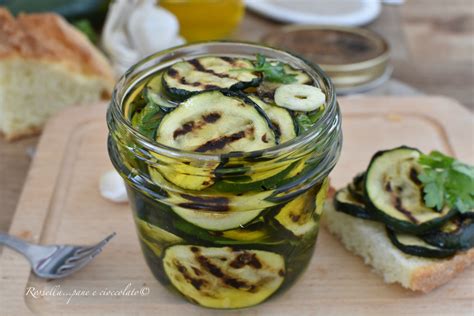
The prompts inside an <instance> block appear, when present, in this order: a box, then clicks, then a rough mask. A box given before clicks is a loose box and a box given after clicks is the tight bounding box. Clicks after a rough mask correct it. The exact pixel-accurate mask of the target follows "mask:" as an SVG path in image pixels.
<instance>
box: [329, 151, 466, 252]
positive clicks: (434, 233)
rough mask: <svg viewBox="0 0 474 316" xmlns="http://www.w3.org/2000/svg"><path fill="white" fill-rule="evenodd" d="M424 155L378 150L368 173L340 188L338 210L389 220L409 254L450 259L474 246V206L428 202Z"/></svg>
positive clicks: (390, 230)
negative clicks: (465, 209) (430, 204)
mask: <svg viewBox="0 0 474 316" xmlns="http://www.w3.org/2000/svg"><path fill="white" fill-rule="evenodd" d="M420 155H421V152H420V151H419V150H418V149H415V148H409V147H404V146H403V147H398V148H395V149H391V150H386V151H380V152H378V153H376V154H375V155H374V156H373V157H372V160H371V162H370V164H369V167H368V169H367V170H366V171H365V172H363V173H361V174H359V175H357V176H356V177H355V178H354V179H353V181H352V183H350V184H349V185H348V186H347V187H345V188H343V189H341V190H339V191H337V192H336V195H335V197H334V207H335V209H336V210H337V211H339V212H343V213H346V214H349V215H351V216H355V217H358V218H361V219H365V220H373V221H379V222H382V223H384V224H385V225H386V229H387V235H388V237H389V239H390V240H391V241H392V243H393V245H394V246H395V247H397V248H398V249H400V250H401V251H402V252H405V253H407V254H410V255H414V256H420V257H428V258H446V257H451V256H453V255H455V254H456V253H457V252H459V251H464V250H468V249H470V248H472V247H474V210H471V211H470V212H463V213H461V212H459V211H458V210H457V209H456V208H451V207H449V206H444V207H443V208H442V209H441V210H437V209H434V208H430V207H427V206H426V205H425V202H424V197H423V194H424V192H423V184H422V183H421V181H420V180H419V178H418V175H419V174H420V172H421V168H422V167H421V165H420V164H419V163H418V159H419V157H420Z"/></svg>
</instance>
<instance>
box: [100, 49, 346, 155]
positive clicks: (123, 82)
mask: <svg viewBox="0 0 474 316" xmlns="http://www.w3.org/2000/svg"><path fill="white" fill-rule="evenodd" d="M203 45H204V46H212V45H232V46H234V45H235V46H247V47H249V48H254V49H255V54H256V53H258V52H259V50H262V49H263V50H267V51H268V50H270V51H274V52H276V53H278V54H281V55H282V56H286V57H288V58H290V59H292V60H295V61H301V62H303V63H304V64H305V65H306V66H307V67H308V68H309V69H311V70H312V71H313V72H314V74H316V75H317V79H319V80H321V82H322V83H323V85H324V91H325V94H326V104H325V109H324V112H323V114H322V115H321V117H320V118H319V119H318V121H317V123H316V124H315V126H316V125H318V126H322V127H323V128H313V129H310V130H308V131H305V132H304V133H302V134H301V135H298V136H297V137H295V138H293V139H291V140H289V141H287V142H284V143H282V144H278V145H275V146H272V147H269V148H265V149H259V150H254V151H245V152H240V151H239V152H230V153H224V154H209V153H197V152H194V151H185V150H181V149H178V148H174V147H169V146H166V145H164V144H161V143H159V142H157V141H156V140H154V139H150V138H148V137H146V136H145V135H143V134H142V133H140V132H139V131H138V130H137V129H135V128H134V127H133V126H132V124H131V121H130V120H128V119H127V118H126V117H125V115H124V113H123V109H122V103H123V101H124V99H125V97H126V96H127V93H124V94H123V95H120V93H119V92H121V90H122V89H127V92H129V91H130V89H131V88H133V87H134V86H135V85H136V84H137V83H138V82H139V81H140V80H135V81H132V82H131V83H127V80H129V79H130V77H131V76H133V75H134V71H136V70H137V69H139V68H140V67H141V66H143V65H145V64H146V63H149V62H151V61H153V60H154V59H156V58H158V57H162V56H166V55H173V54H175V53H176V52H177V51H179V50H180V49H186V48H188V49H189V48H193V47H199V46H203ZM208 55H209V54H208ZM210 55H212V53H210ZM140 79H142V78H140ZM110 108H111V109H112V111H111V112H112V113H111V114H112V115H113V117H114V119H117V120H118V121H119V123H120V124H121V125H123V126H125V128H126V129H127V131H128V132H129V133H130V134H131V135H133V137H134V138H135V139H136V141H137V142H138V143H140V144H141V145H142V146H143V147H145V148H147V149H148V150H151V151H153V152H156V153H159V154H162V155H165V156H168V157H181V158H188V159H193V160H203V161H222V159H227V158H231V157H232V158H234V157H235V158H238V157H247V156H253V157H257V156H263V155H271V156H278V155H280V154H283V153H287V152H291V151H293V150H295V149H296V148H298V147H300V146H302V145H305V144H307V143H309V142H311V141H312V140H314V139H315V138H317V137H319V136H320V135H321V134H322V135H324V134H327V133H329V132H330V130H332V125H333V124H332V123H333V121H334V117H335V116H336V115H337V113H338V106H337V102H336V91H335V87H334V85H333V83H332V81H331V79H330V78H329V77H328V76H327V74H326V73H325V72H324V71H323V70H322V69H321V68H320V67H319V66H318V65H316V64H314V63H312V62H310V61H308V60H306V59H305V58H303V57H301V56H298V55H296V54H294V53H290V52H287V51H285V50H281V49H277V48H274V47H271V46H266V45H262V44H259V43H253V42H245V41H223V40H221V41H205V42H195V43H191V44H184V45H180V46H175V47H172V48H169V49H166V50H163V51H160V52H158V53H155V54H152V55H150V56H148V57H145V58H144V59H142V60H140V61H139V62H137V63H136V64H134V65H133V66H131V67H130V68H129V69H128V70H127V71H126V72H125V73H124V74H123V75H122V76H121V77H120V78H119V80H118V81H117V83H116V85H115V87H114V91H113V93H112V102H111V105H110ZM110 108H109V110H110Z"/></svg>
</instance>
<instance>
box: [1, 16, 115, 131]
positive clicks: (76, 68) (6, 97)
mask: <svg viewBox="0 0 474 316" xmlns="http://www.w3.org/2000/svg"><path fill="white" fill-rule="evenodd" d="M113 85H114V76H113V73H112V69H111V67H110V65H109V64H108V61H107V59H106V58H105V57H104V56H103V55H102V54H101V53H100V52H99V51H98V50H97V49H96V48H95V47H94V46H93V45H92V44H91V43H90V42H89V41H88V39H87V38H86V37H85V36H84V35H83V34H82V33H80V32H79V31H77V30H76V29H75V28H74V27H73V26H71V25H70V24H68V23H67V22H66V21H65V20H64V19H63V18H61V17H60V16H58V15H55V14H50V13H43V14H30V15H24V14H20V15H19V16H18V17H17V18H16V19H15V18H14V17H13V16H12V15H11V14H10V13H9V12H8V11H7V10H6V9H3V8H0V132H1V133H3V135H4V136H5V137H6V138H7V139H8V140H12V139H15V138H19V137H22V136H26V135H30V134H33V133H37V132H38V131H40V130H41V128H42V126H43V125H44V123H45V122H46V120H47V119H48V118H49V117H50V116H51V115H52V114H54V113H56V112H57V111H59V110H61V109H62V108H64V107H67V106H71V105H77V104H89V103H93V102H94V101H97V100H100V99H101V98H104V97H109V96H110V93H111V90H112V88H113Z"/></svg>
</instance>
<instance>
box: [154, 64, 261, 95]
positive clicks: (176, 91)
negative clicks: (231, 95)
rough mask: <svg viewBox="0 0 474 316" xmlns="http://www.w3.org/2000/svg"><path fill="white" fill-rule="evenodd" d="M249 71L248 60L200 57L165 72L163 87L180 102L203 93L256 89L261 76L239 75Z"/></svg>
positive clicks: (255, 74) (253, 73)
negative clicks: (221, 90)
mask: <svg viewBox="0 0 474 316" xmlns="http://www.w3.org/2000/svg"><path fill="white" fill-rule="evenodd" d="M253 67H254V66H253V64H252V62H251V61H250V60H248V59H242V58H230V57H212V56H208V57H200V58H196V59H191V60H187V61H182V62H178V63H176V64H174V65H172V66H171V67H170V68H168V70H166V71H165V72H164V75H163V87H164V89H165V91H166V92H167V94H168V95H169V96H170V97H172V98H174V99H176V100H181V101H182V100H185V99H186V98H188V97H190V96H191V95H193V94H196V93H198V92H201V91H206V90H219V89H230V90H242V89H245V88H247V87H256V86H258V85H259V83H260V82H261V81H262V75H261V74H260V73H257V72H251V71H240V70H241V69H251V68H253Z"/></svg>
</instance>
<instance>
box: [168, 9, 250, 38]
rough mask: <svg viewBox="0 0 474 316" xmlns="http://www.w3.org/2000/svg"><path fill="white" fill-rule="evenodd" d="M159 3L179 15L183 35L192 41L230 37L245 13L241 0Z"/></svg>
mask: <svg viewBox="0 0 474 316" xmlns="http://www.w3.org/2000/svg"><path fill="white" fill-rule="evenodd" d="M159 4H160V5H161V6H162V7H164V8H165V9H167V10H169V11H171V12H172V13H173V14H175V15H176V17H177V18H178V20H179V23H180V28H181V35H183V37H184V38H185V39H186V40H187V41H189V42H197V41H207V40H216V39H223V38H225V37H227V36H229V35H230V34H231V33H232V32H233V31H234V29H235V28H236V27H237V25H238V24H239V22H240V20H241V19H242V16H243V14H244V3H243V1H242V0H162V1H159Z"/></svg>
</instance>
